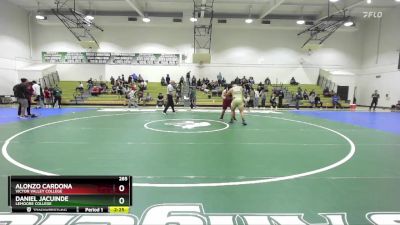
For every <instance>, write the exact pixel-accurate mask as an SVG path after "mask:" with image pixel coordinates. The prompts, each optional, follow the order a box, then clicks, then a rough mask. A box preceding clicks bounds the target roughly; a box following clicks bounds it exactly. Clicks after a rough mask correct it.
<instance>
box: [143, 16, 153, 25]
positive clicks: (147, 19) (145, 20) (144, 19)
mask: <svg viewBox="0 0 400 225" xmlns="http://www.w3.org/2000/svg"><path fill="white" fill-rule="evenodd" d="M142 20H143V22H145V23H149V22H150V21H151V20H150V18H149V17H147V16H146V17H143V19H142Z"/></svg>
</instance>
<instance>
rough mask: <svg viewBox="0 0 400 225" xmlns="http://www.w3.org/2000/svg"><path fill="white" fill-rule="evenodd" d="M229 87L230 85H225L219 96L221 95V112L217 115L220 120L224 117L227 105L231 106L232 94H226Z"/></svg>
mask: <svg viewBox="0 0 400 225" xmlns="http://www.w3.org/2000/svg"><path fill="white" fill-rule="evenodd" d="M231 88H232V86H231V85H227V86H225V89H224V90H223V91H222V94H221V97H222V112H221V116H220V117H219V119H220V120H223V119H224V115H225V111H226V109H228V107H229V108H230V107H231V103H232V96H231V95H228V91H229V89H231Z"/></svg>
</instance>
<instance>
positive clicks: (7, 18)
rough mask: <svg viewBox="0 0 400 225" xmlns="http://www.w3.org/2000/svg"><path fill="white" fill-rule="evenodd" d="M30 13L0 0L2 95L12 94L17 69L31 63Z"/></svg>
mask: <svg viewBox="0 0 400 225" xmlns="http://www.w3.org/2000/svg"><path fill="white" fill-rule="evenodd" d="M28 30H29V28H28V13H27V12H26V11H25V10H23V9H21V8H19V7H17V6H16V5H14V4H12V3H10V2H8V1H0V31H1V32H0V49H1V51H0V78H1V82H0V95H10V94H12V87H13V86H14V85H15V84H16V83H17V82H18V77H17V69H19V68H21V67H24V66H26V65H29V64H30V59H29V57H30V47H29V32H28Z"/></svg>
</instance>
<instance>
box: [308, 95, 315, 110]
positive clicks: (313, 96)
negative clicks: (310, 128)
mask: <svg viewBox="0 0 400 225" xmlns="http://www.w3.org/2000/svg"><path fill="white" fill-rule="evenodd" d="M308 100H309V102H310V105H311V108H314V105H315V94H311V95H310V96H309V98H308Z"/></svg>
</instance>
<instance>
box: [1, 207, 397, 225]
mask: <svg viewBox="0 0 400 225" xmlns="http://www.w3.org/2000/svg"><path fill="white" fill-rule="evenodd" d="M318 215H319V217H320V218H321V219H320V221H317V222H313V223H311V222H310V221H307V220H305V219H304V214H301V213H299V214H295V213H294V214H283V213H282V214H268V213H266V214H263V213H258V214H251V213H244V214H234V213H232V214H229V213H225V214H215V213H205V212H204V210H203V206H202V205H201V204H162V205H154V206H152V207H149V208H148V209H147V210H145V212H144V213H143V215H142V217H141V219H138V217H136V216H135V215H117V214H115V215H113V214H12V213H0V224H1V225H63V224H65V225H83V224H107V225H135V224H140V225H167V224H174V225H220V224H224V225H238V224H245V225H288V224H290V225H317V224H318V225H351V224H349V223H348V221H347V214H346V213H319V214H318ZM365 217H366V218H365V222H363V223H362V224H372V225H389V224H400V212H391V213H388V212H386V213H385V212H382V213H380V212H373V213H368V214H367V215H365ZM321 222H322V223H321Z"/></svg>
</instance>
